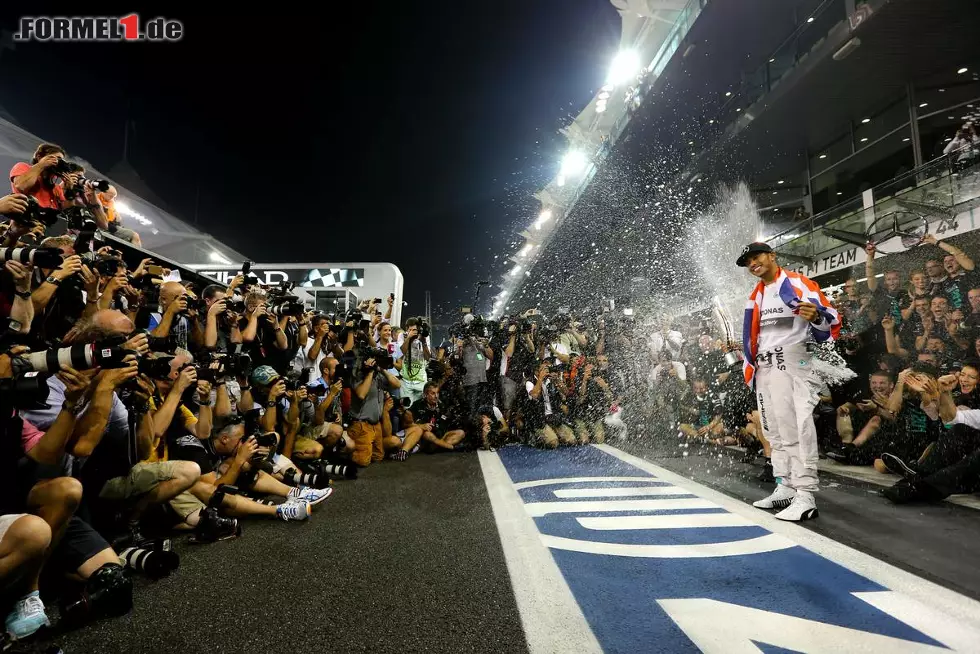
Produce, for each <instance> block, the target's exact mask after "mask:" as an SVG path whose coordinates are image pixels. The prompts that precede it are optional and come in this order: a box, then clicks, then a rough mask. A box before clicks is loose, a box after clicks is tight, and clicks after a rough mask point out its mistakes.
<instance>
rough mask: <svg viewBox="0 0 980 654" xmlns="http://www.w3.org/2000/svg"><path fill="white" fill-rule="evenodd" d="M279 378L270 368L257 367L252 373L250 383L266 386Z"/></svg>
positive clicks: (274, 370) (273, 369)
mask: <svg viewBox="0 0 980 654" xmlns="http://www.w3.org/2000/svg"><path fill="white" fill-rule="evenodd" d="M278 378H279V373H278V372H276V369H275V368H273V367H272V366H259V367H258V368H256V369H255V370H253V371H252V383H253V384H258V385H259V386H268V385H269V384H271V383H272V382H274V381H275V380H276V379H278Z"/></svg>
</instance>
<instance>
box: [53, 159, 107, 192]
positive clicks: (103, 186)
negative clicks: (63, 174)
mask: <svg viewBox="0 0 980 654" xmlns="http://www.w3.org/2000/svg"><path fill="white" fill-rule="evenodd" d="M62 161H64V159H62ZM69 165H74V164H71V163H70V162H69ZM76 169H77V170H78V171H81V170H82V168H81V166H76ZM68 172H74V171H71V170H70V171H68ZM86 189H92V190H93V191H99V192H102V193H105V192H106V191H108V190H109V181H108V180H105V179H88V178H87V177H78V178H77V179H76V180H75V185H74V186H71V187H65V189H64V192H65V198H67V199H68V200H72V199H74V198H76V197H78V196H79V195H82V194H83V193H84V192H85V190H86Z"/></svg>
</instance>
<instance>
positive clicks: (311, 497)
mask: <svg viewBox="0 0 980 654" xmlns="http://www.w3.org/2000/svg"><path fill="white" fill-rule="evenodd" d="M332 494H333V489H332V488H330V487H329V486H328V487H327V488H309V487H307V486H300V487H298V488H290V489H289V497H287V498H286V499H289V500H306V501H307V502H309V503H310V504H311V505H314V506H315V505H317V504H319V503H320V502H322V501H323V500H325V499H327V498H328V497H330V496H331V495H332Z"/></svg>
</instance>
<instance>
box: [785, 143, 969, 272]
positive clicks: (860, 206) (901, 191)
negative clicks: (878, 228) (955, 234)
mask: <svg viewBox="0 0 980 654" xmlns="http://www.w3.org/2000/svg"><path fill="white" fill-rule="evenodd" d="M872 193H873V198H874V203H873V205H871V206H869V207H865V206H864V199H863V196H858V197H855V198H851V199H849V200H847V201H846V202H843V203H842V204H839V205H837V206H835V207H832V208H830V209H828V210H827V211H824V212H822V213H820V214H817V215H816V216H812V217H809V218H807V219H806V220H802V221H799V222H797V223H796V224H795V225H793V226H792V227H790V228H788V229H785V230H783V231H781V232H780V233H778V234H775V235H773V236H770V237H769V238H767V239H766V241H767V242H768V243H769V244H770V245H771V246H772V247H773V248H774V249H775V250H777V251H778V252H780V253H782V254H787V255H790V256H795V257H803V258H806V259H816V258H819V257H820V256H822V255H825V254H827V253H829V252H831V251H833V250H836V249H839V248H840V247H842V246H844V245H845V243H844V242H843V241H841V240H840V239H837V238H835V237H833V236H831V235H830V234H828V233H827V232H825V231H824V230H825V229H831V230H837V231H841V232H850V233H852V234H865V233H866V232H867V230H868V229H870V228H871V226H872V225H873V224H874V223H875V222H876V221H879V220H881V219H883V218H887V217H888V216H891V215H895V214H899V215H900V217H901V215H902V214H908V215H910V216H922V217H925V218H927V219H928V220H930V221H937V220H939V219H941V218H943V217H950V216H954V215H956V214H957V213H960V212H962V211H965V210H967V209H970V208H973V207H974V206H977V205H978V204H980V157H978V158H976V159H974V160H972V161H956V155H955V154H954V155H953V156H951V157H950V156H944V157H940V158H939V159H936V160H934V161H931V162H929V163H926V164H924V165H923V166H920V167H919V168H916V169H914V170H911V171H909V172H908V173H906V174H903V175H900V176H898V177H895V178H894V179H891V180H889V181H887V182H885V183H884V184H880V185H878V186H876V187H874V188H873V189H872ZM930 229H931V228H930Z"/></svg>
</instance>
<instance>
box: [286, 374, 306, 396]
mask: <svg viewBox="0 0 980 654" xmlns="http://www.w3.org/2000/svg"><path fill="white" fill-rule="evenodd" d="M310 370H311V369H310V368H303V370H302V371H301V372H296V371H295V370H290V371H289V372H287V373H286V378H285V382H286V390H287V391H290V392H293V391H296V390H298V389H299V387H300V386H306V385H307V384H309V383H310Z"/></svg>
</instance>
